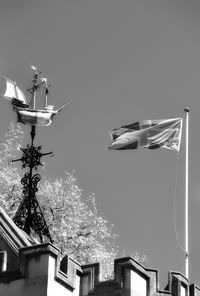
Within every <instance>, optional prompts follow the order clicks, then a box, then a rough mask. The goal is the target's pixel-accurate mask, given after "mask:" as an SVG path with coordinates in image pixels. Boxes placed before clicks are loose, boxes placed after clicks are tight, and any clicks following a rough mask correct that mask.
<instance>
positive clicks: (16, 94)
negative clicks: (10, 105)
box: [3, 77, 27, 104]
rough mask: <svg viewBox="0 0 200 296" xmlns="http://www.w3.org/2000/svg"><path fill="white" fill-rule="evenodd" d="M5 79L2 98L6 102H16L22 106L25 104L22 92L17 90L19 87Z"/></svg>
mask: <svg viewBox="0 0 200 296" xmlns="http://www.w3.org/2000/svg"><path fill="white" fill-rule="evenodd" d="M4 78H5V79H6V91H5V93H4V95H3V96H4V98H6V99H7V100H13V99H15V100H18V101H19V102H21V103H22V104H27V102H26V97H25V95H24V94H23V92H22V91H21V90H20V89H19V87H18V86H17V85H16V83H15V82H13V81H11V80H10V79H8V78H7V77H4Z"/></svg>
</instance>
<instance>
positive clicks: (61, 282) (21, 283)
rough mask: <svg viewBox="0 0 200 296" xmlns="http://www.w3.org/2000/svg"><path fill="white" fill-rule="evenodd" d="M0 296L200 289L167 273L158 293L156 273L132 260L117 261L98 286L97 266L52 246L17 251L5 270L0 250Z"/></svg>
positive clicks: (145, 294) (116, 295)
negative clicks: (111, 275)
mask: <svg viewBox="0 0 200 296" xmlns="http://www.w3.org/2000/svg"><path fill="white" fill-rule="evenodd" d="M0 251H1V253H0V295H3V296H33V295H37V296H46V295H47V296H70V295H71V296H87V295H90V296H108V295H109V296H120V295H121V296H156V295H160V296H164V295H166V296H167V295H169V296H188V295H190V296H200V289H199V288H198V287H197V286H196V285H194V284H192V285H188V281H187V279H186V278H185V277H184V276H183V275H182V274H180V273H178V272H170V273H169V278H168V285H167V287H166V288H165V289H163V290H162V289H160V287H159V280H158V278H159V277H158V271H157V270H153V269H147V268H145V267H144V266H142V265H141V264H139V263H138V262H136V261H135V260H134V259H132V258H131V257H125V258H120V259H116V260H115V263H114V279H113V280H109V281H104V282H100V265H99V264H98V263H95V264H90V265H85V266H80V265H79V264H78V263H77V262H75V261H74V260H72V259H71V258H69V257H68V256H65V257H64V258H63V259H62V260H61V257H60V253H59V250H58V249H57V248H56V247H55V246H53V245H52V244H48V243H45V244H39V245H34V246H27V247H22V248H20V249H19V256H18V263H17V266H18V267H17V268H16V269H14V270H8V269H7V268H6V250H4V253H3V251H2V250H0Z"/></svg>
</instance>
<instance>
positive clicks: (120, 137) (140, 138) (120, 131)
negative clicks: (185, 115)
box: [108, 118, 183, 152]
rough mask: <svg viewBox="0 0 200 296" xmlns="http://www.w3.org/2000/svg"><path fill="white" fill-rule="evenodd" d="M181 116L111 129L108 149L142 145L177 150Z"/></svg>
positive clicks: (135, 147) (124, 148) (123, 148)
mask: <svg viewBox="0 0 200 296" xmlns="http://www.w3.org/2000/svg"><path fill="white" fill-rule="evenodd" d="M182 122H183V119H182V118H173V119H161V120H145V121H140V122H136V123H133V124H129V125H124V126H122V127H120V128H116V129H113V130H112V131H111V137H112V143H111V145H110V147H109V148H108V149H113V150H127V149H137V148H139V147H144V148H148V149H157V148H160V147H162V148H167V149H170V150H174V151H177V152H179V149H180V143H181V133H182Z"/></svg>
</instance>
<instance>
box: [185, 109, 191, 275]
mask: <svg viewBox="0 0 200 296" xmlns="http://www.w3.org/2000/svg"><path fill="white" fill-rule="evenodd" d="M184 111H185V119H186V130H185V132H186V137H185V276H186V278H187V279H189V235H188V233H189V219H188V216H189V202H188V150H189V149H188V146H189V145H188V143H189V112H190V109H189V107H186V108H185V109H184Z"/></svg>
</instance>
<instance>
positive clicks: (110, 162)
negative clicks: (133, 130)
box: [0, 0, 200, 287]
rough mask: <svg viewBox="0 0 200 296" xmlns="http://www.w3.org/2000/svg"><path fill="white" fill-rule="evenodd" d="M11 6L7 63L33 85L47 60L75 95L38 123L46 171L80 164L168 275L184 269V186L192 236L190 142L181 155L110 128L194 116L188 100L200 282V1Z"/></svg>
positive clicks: (86, 186) (89, 185)
mask: <svg viewBox="0 0 200 296" xmlns="http://www.w3.org/2000/svg"><path fill="white" fill-rule="evenodd" d="M0 7H1V9H0V72H1V73H2V74H3V75H6V76H8V77H10V79H12V80H16V81H17V82H18V84H19V86H20V87H21V88H22V89H26V88H27V87H28V86H30V80H31V71H30V68H29V66H30V65H32V64H33V65H38V66H39V67H40V70H41V71H42V72H43V76H44V77H45V76H47V77H48V79H49V81H50V82H51V84H52V87H51V98H50V103H52V104H54V105H56V107H59V106H61V105H62V104H63V103H65V102H66V101H67V100H69V98H72V101H73V102H72V104H71V107H70V108H69V109H68V110H65V111H64V112H62V113H60V114H59V116H58V117H57V118H56V120H55V121H54V124H52V125H51V126H50V127H44V128H42V127H41V128H38V134H37V139H36V140H37V143H38V144H42V145H43V148H44V150H48V151H49V150H52V151H53V152H54V154H55V156H54V158H50V159H48V161H47V166H46V169H47V174H48V175H49V176H51V177H56V176H61V175H63V173H64V171H65V170H69V171H73V170H75V175H76V177H77V178H78V184H79V186H80V187H81V188H82V189H83V192H84V194H89V193H91V192H94V193H95V194H96V200H97V203H98V205H99V208H100V210H102V212H103V213H104V217H105V218H106V219H107V220H109V221H111V222H112V223H114V224H115V232H116V233H118V234H119V238H118V243H119V245H120V247H121V249H125V250H126V253H127V254H134V252H135V251H138V252H139V253H140V254H146V255H147V257H148V258H149V262H148V266H149V267H151V268H153V267H154V268H156V269H159V271H160V274H161V282H162V283H163V287H164V283H166V282H167V271H168V270H176V271H180V272H182V273H184V253H183V252H182V250H181V249H180V247H179V245H178V243H177V240H176V237H175V233H174V221H173V220H174V219H173V216H174V198H175V191H176V222H177V231H178V233H179V237H180V241H181V242H183V241H184V146H182V148H181V153H180V157H179V160H177V156H176V154H175V153H174V152H170V151H168V150H164V149H163V150H162V149H159V150H155V151H149V150H145V149H140V150H132V151H107V146H108V145H109V144H110V139H109V130H110V129H112V128H116V127H119V126H121V125H123V124H128V123H132V122H135V121H138V120H144V119H160V118H173V117H184V111H183V110H184V107H185V106H187V105H189V107H190V108H191V112H190V117H191V120H190V156H189V161H190V162H189V172H190V186H189V199H190V209H189V210H190V234H189V236H190V253H191V254H190V272H191V280H192V281H194V282H196V283H197V284H198V285H200V233H199V225H200V215H199V212H200V157H199V147H200V131H199V125H200V119H199V109H200V98H199V97H200V54H199V53H200V2H199V1H198V0H167V1H166V0H123V1H122V0H57V1H53V0H43V1H39V0H35V1H27V0H18V1H15V0H0ZM3 87H4V84H3V80H2V81H1V93H3ZM10 120H15V114H14V113H13V111H12V110H11V108H10V106H9V105H8V104H7V102H6V101H4V100H3V99H2V101H1V105H0V135H1V136H3V134H4V133H5V131H6V129H7V125H8V123H9V121H10ZM23 128H24V127H23ZM183 143H184V136H183ZM177 166H178V168H177ZM176 171H177V172H178V173H177V176H178V177H177V181H176ZM175 189H176V190H175Z"/></svg>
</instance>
